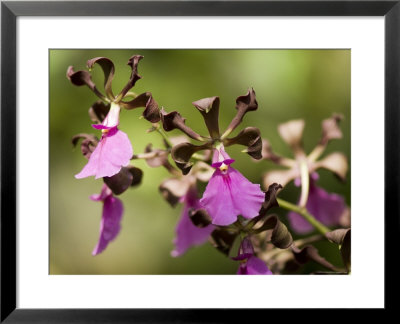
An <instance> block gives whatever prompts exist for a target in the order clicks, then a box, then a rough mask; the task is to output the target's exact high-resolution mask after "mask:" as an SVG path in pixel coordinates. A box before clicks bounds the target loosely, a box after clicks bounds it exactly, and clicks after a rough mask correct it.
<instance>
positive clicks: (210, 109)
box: [192, 97, 219, 139]
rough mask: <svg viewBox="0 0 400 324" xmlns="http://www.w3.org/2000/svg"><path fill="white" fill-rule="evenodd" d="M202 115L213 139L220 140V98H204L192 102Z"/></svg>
mask: <svg viewBox="0 0 400 324" xmlns="http://www.w3.org/2000/svg"><path fill="white" fill-rule="evenodd" d="M192 104H193V106H195V107H196V108H197V109H198V110H199V111H200V113H201V115H202V116H203V118H204V121H205V123H206V126H207V129H208V133H209V134H210V136H211V138H212V139H217V138H219V125H218V115H219V97H210V98H203V99H200V100H197V101H193V102H192Z"/></svg>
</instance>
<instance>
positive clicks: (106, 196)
mask: <svg viewBox="0 0 400 324" xmlns="http://www.w3.org/2000/svg"><path fill="white" fill-rule="evenodd" d="M104 188H106V189H105V190H104ZM91 199H92V200H94V201H103V215H102V219H101V223H100V237H99V241H98V242H97V245H96V247H95V248H94V250H93V252H92V255H97V254H99V253H101V252H103V251H104V250H105V248H106V247H107V245H108V243H109V242H111V241H112V240H114V239H115V238H116V237H117V235H118V234H119V232H120V230H121V224H120V223H121V219H122V214H123V212H124V207H123V205H122V202H121V200H119V199H118V198H116V197H114V196H113V195H112V193H111V190H109V188H107V186H106V185H104V187H103V190H102V193H101V194H100V195H93V196H92V197H91Z"/></svg>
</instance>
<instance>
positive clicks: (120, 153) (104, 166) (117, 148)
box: [75, 127, 133, 179]
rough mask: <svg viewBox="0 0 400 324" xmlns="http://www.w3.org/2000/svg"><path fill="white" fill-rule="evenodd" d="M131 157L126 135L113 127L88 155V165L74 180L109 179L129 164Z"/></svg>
mask: <svg viewBox="0 0 400 324" xmlns="http://www.w3.org/2000/svg"><path fill="white" fill-rule="evenodd" d="M132 155H133V149H132V146H131V143H130V141H129V138H128V135H126V134H125V133H124V132H122V131H120V130H119V129H118V128H117V127H114V128H112V129H111V130H110V131H109V132H107V133H104V134H103V136H102V138H101V140H100V142H99V144H98V145H97V146H96V148H95V150H94V151H93V152H92V154H91V155H90V158H89V161H88V163H87V164H86V165H85V166H84V167H83V169H82V171H81V172H80V173H78V174H77V175H75V178H77V179H81V178H86V177H89V176H95V178H96V179H99V178H103V177H111V176H113V175H115V174H117V173H118V172H119V171H120V170H121V168H122V167H124V166H127V165H128V164H129V163H130V160H131V157H132Z"/></svg>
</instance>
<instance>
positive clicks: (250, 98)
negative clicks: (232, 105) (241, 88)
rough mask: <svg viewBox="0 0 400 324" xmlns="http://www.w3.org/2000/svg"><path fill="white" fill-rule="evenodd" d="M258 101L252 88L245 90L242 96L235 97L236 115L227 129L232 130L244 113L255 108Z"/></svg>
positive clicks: (240, 120)
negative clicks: (245, 92)
mask: <svg viewBox="0 0 400 324" xmlns="http://www.w3.org/2000/svg"><path fill="white" fill-rule="evenodd" d="M257 108H258V103H257V100H256V93H255V91H254V89H253V88H251V89H249V90H248V91H247V94H246V95H244V96H240V97H237V99H236V110H237V112H236V116H235V117H234V118H233V119H232V121H231V123H230V124H229V126H228V128H227V131H228V132H232V131H233V130H234V129H235V128H236V127H237V126H238V125H239V124H240V123H241V122H242V120H243V117H244V115H245V114H246V113H247V112H249V111H253V110H257Z"/></svg>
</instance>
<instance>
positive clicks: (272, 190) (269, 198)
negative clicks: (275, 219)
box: [260, 183, 283, 215]
mask: <svg viewBox="0 0 400 324" xmlns="http://www.w3.org/2000/svg"><path fill="white" fill-rule="evenodd" d="M282 188H283V187H282V186H281V185H280V184H278V183H273V184H271V185H270V186H269V187H268V190H267V191H266V193H265V201H264V203H263V205H262V210H261V211H260V215H262V214H266V212H267V211H268V210H270V209H271V208H273V207H279V204H278V201H277V199H276V198H277V196H278V191H279V190H281V189H282Z"/></svg>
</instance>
